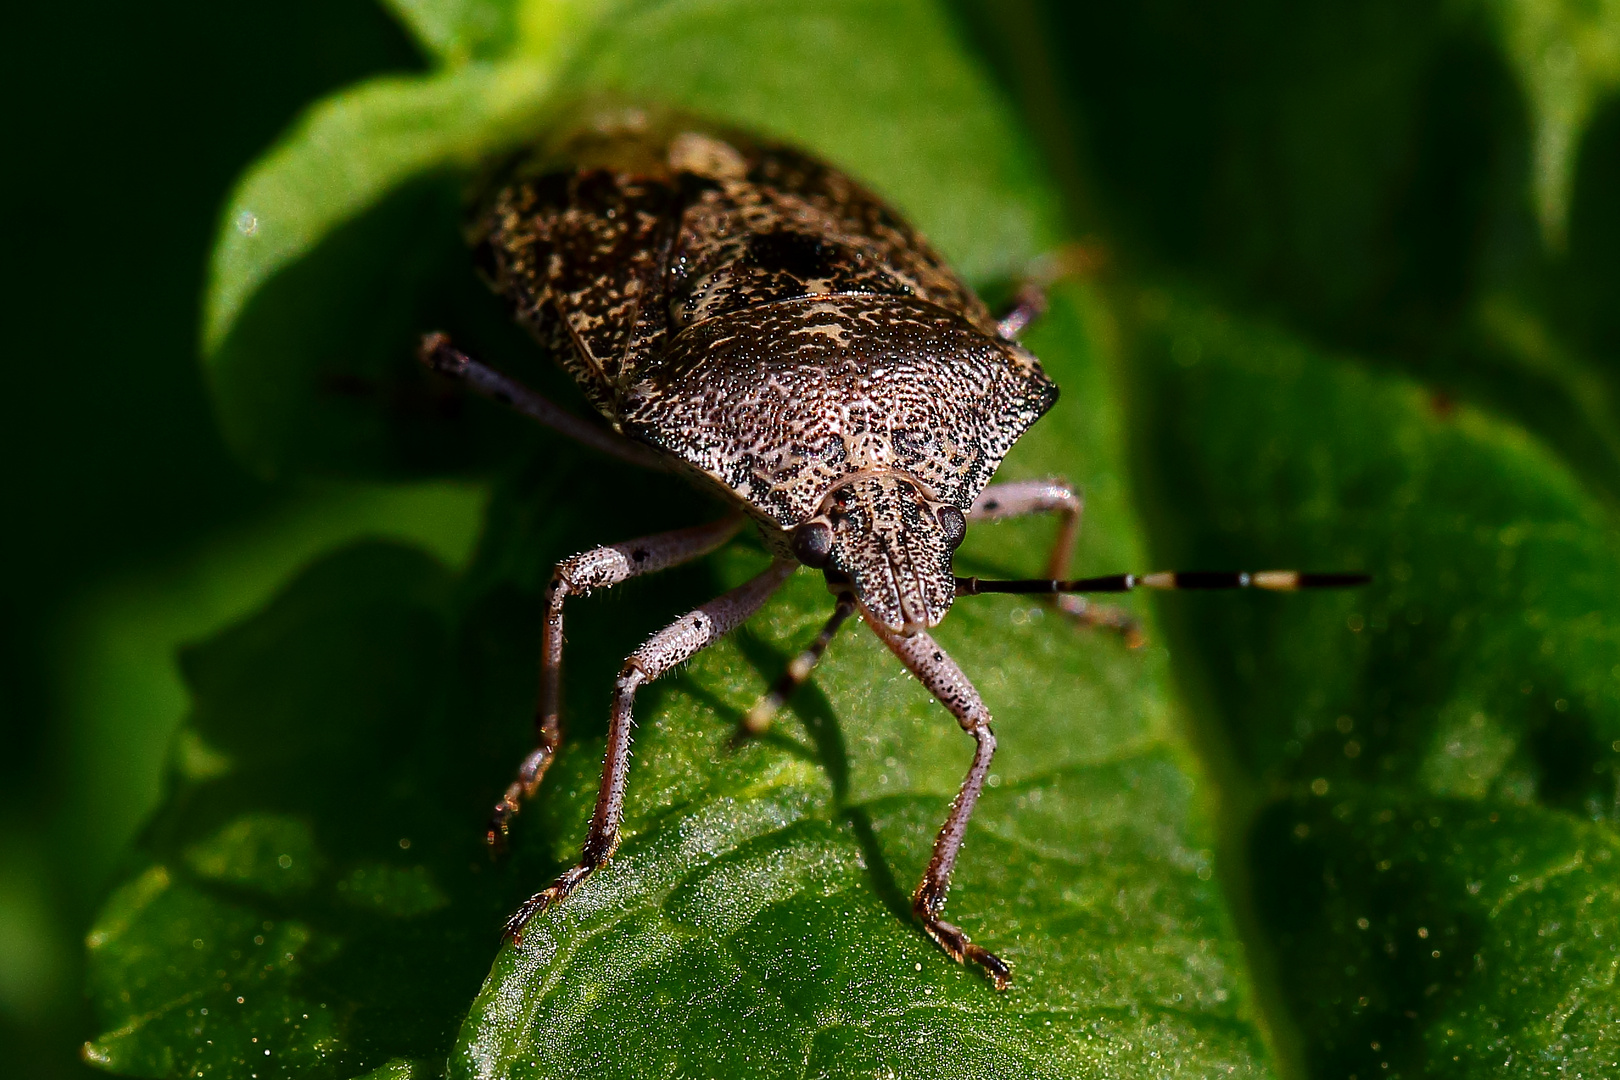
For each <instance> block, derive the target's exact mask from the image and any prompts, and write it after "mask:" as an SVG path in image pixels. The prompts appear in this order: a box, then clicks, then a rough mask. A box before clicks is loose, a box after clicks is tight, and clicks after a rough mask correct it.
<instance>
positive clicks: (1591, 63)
mask: <svg viewBox="0 0 1620 1080" xmlns="http://www.w3.org/2000/svg"><path fill="white" fill-rule="evenodd" d="M1487 8H1488V10H1490V12H1491V14H1492V16H1493V17H1494V19H1495V21H1496V24H1497V28H1498V32H1499V33H1500V34H1501V37H1502V44H1503V47H1504V49H1505V51H1506V52H1507V54H1508V56H1509V57H1510V58H1511V60H1512V62H1513V66H1514V68H1515V70H1516V71H1517V73H1518V76H1519V81H1520V83H1521V84H1522V85H1523V87H1524V94H1525V97H1526V98H1527V99H1528V101H1529V105H1530V112H1531V115H1532V116H1533V117H1534V122H1535V148H1534V172H1533V174H1532V175H1533V185H1534V189H1533V195H1534V199H1535V209H1536V217H1537V219H1538V220H1539V221H1540V223H1541V234H1542V240H1543V242H1544V243H1545V244H1546V245H1547V247H1548V248H1550V249H1552V250H1553V251H1558V252H1562V251H1563V250H1564V248H1565V246H1566V244H1567V241H1568V234H1567V232H1566V229H1567V226H1568V224H1569V208H1570V195H1571V191H1572V188H1573V187H1574V181H1575V161H1576V151H1577V150H1578V149H1579V148H1580V141H1581V136H1582V135H1584V134H1585V132H1586V128H1587V124H1588V123H1589V122H1590V121H1591V119H1592V115H1593V113H1594V112H1595V110H1596V107H1597V105H1598V104H1599V103H1600V102H1601V101H1602V100H1603V98H1604V97H1605V96H1608V95H1612V94H1613V93H1614V92H1615V91H1616V90H1620V3H1617V2H1616V0H1489V3H1488V4H1487Z"/></svg>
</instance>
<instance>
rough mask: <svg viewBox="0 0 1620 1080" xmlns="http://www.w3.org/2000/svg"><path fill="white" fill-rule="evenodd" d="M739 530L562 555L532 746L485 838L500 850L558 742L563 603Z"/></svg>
mask: <svg viewBox="0 0 1620 1080" xmlns="http://www.w3.org/2000/svg"><path fill="white" fill-rule="evenodd" d="M740 528H742V519H741V518H737V517H728V518H722V519H721V520H719V521H716V522H713V523H712V524H709V525H699V526H697V527H695V528H691V529H678V530H676V531H674V532H667V533H659V534H657V535H656V536H646V537H642V538H641V539H639V540H627V541H625V542H624V543H622V544H613V545H610V546H608V547H599V548H593V549H592V550H590V551H587V552H584V553H582V554H579V555H575V556H573V557H572V558H568V559H564V560H563V561H562V562H560V563H558V564H557V569H556V570H555V571H553V572H552V575H551V583H550V584H549V585H547V586H546V621H545V625H544V626H543V627H542V628H541V631H540V700H539V704H538V705H537V706H536V708H535V714H534V729H535V748H534V750H533V751H532V752H530V754H529V756H528V757H526V758H524V759H523V764H522V765H520V766H518V773H517V778H516V779H515V780H513V781H512V783H511V784H510V785H509V786H508V787H507V789H506V794H505V795H503V796H501V801H500V802H498V803H496V804H495V812H494V814H493V815H492V816H491V817H490V822H489V831H488V832H487V833H486V834H485V839H486V840H487V841H488V842H489V844H490V846H491V847H494V848H497V849H499V848H500V847H502V846H503V845H504V844H505V842H506V836H507V833H508V832H510V830H511V827H512V819H513V818H514V817H516V816H517V812H518V810H519V809H520V808H521V807H522V805H523V800H524V799H526V798H532V797H533V796H534V793H535V792H536V791H538V790H539V788H540V781H541V780H542V779H544V778H545V775H546V770H547V769H548V768H550V767H551V762H552V759H553V758H554V757H555V756H556V754H557V747H558V745H559V744H560V743H561V742H562V718H561V716H560V707H561V699H562V680H561V676H562V647H563V601H564V600H566V599H568V597H570V596H584V595H587V594H588V593H590V591H591V590H592V589H605V588H609V587H611V586H613V585H617V584H619V583H620V582H623V581H628V580H629V579H630V578H633V577H637V576H639V575H641V574H648V573H652V572H654V571H657V570H667V569H669V568H670V567H672V566H679V565H680V564H681V563H687V562H691V561H692V560H693V559H696V558H698V557H700V556H703V555H706V554H708V553H709V552H711V551H713V550H714V549H715V548H717V547H719V546H720V545H722V544H724V543H725V542H726V541H727V540H730V539H731V538H732V537H733V536H735V535H736V534H737V530H738V529H740Z"/></svg>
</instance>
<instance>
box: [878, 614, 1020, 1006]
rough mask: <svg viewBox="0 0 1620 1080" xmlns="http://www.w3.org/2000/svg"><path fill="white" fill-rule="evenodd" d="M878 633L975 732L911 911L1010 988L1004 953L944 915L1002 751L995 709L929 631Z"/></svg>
mask: <svg viewBox="0 0 1620 1080" xmlns="http://www.w3.org/2000/svg"><path fill="white" fill-rule="evenodd" d="M867 623H868V625H870V626H871V627H872V630H873V632H875V633H876V634H877V636H878V637H879V638H881V639H882V640H883V643H884V644H885V645H887V646H888V647H889V648H890V649H891V650H893V652H894V654H895V655H896V656H898V657H899V658H900V662H901V663H903V664H905V665H906V667H907V668H909V669H910V670H911V673H912V674H913V675H915V676H917V679H918V681H920V682H921V683H922V684H923V685H924V686H926V687H928V689H929V692H930V693H932V694H933V695H934V696H935V697H936V698H938V699H939V701H940V703H941V704H942V705H944V706H945V707H946V708H947V709H949V710H950V711H951V715H952V716H955V717H956V721H957V723H959V724H961V725H962V730H963V731H966V732H967V733H968V734H969V735H972V736H973V741H974V744H975V745H974V749H973V764H972V765H970V766H968V772H967V776H966V777H965V778H963V780H962V787H961V790H959V791H958V792H957V793H956V798H955V799H954V800H953V801H952V802H951V809H950V813H948V814H947V815H946V816H945V824H943V825H941V826H940V829H939V835H938V836H936V837H935V838H934V853H933V857H932V858H930V859H929V860H928V869H927V870H926V871H924V872H923V879H922V881H921V882H920V883H919V884H918V885H917V891H916V892H915V893H913V894H912V896H911V910H912V911H913V912H914V913H915V914H916V916H917V918H918V919H919V920H921V922H922V924H923V930H924V931H925V932H926V933H927V934H928V936H929V937H931V938H933V939H934V941H935V942H937V943H938V944H939V946H940V948H942V949H944V950H945V951H946V952H947V953H949V954H950V956H951V958H952V959H953V960H956V961H957V962H958V963H962V962H965V961H969V960H971V961H973V963H975V964H978V965H979V966H980V967H982V968H984V970H985V972H986V974H988V975H989V976H990V978H991V980H992V981H993V982H994V983H995V984H996V989H997V990H1005V989H1006V988H1007V983H1008V982H1009V981H1010V980H1011V978H1012V969H1011V968H1010V967H1008V966H1007V962H1006V961H1004V960H1002V959H1001V958H1000V957H999V956H996V955H995V954H994V953H992V952H989V951H988V950H986V949H984V948H982V947H981V946H978V945H975V944H973V943H972V942H971V941H969V940H968V936H967V935H966V934H964V933H963V932H962V930H961V929H960V928H959V927H957V926H953V925H952V924H951V923H948V922H946V921H945V920H944V919H942V918H941V917H940V912H942V911H943V910H944V909H945V896H946V893H948V892H949V891H950V887H951V872H952V871H953V870H955V869H956V857H957V855H959V854H960V853H961V850H962V838H963V837H964V836H965V835H966V833H967V824H968V819H969V818H971V817H972V816H973V807H974V806H975V805H976V804H977V803H978V801H979V794H980V793H981V792H982V791H983V790H984V782H985V778H986V777H987V776H989V775H990V758H991V756H992V755H994V754H995V752H996V736H995V732H993V731H992V730H991V729H990V712H989V710H988V709H986V708H985V707H984V702H983V701H982V700H981V699H980V698H979V692H978V691H977V690H975V689H974V688H973V684H972V683H971V682H969V681H968V677H967V676H966V675H964V674H962V669H961V668H959V667H957V666H956V661H954V660H952V659H951V658H950V656H949V655H948V654H947V653H946V652H945V650H944V649H941V648H940V647H939V646H938V645H937V644H935V642H934V639H933V638H931V637H929V636H928V635H927V634H925V633H918V634H913V635H912V636H911V637H902V636H901V635H899V634H896V633H894V632H892V631H890V630H888V629H887V628H885V627H884V626H883V624H882V623H878V622H873V621H872V620H870V619H868V620H867Z"/></svg>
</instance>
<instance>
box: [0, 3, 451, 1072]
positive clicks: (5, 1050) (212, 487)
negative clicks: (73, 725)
mask: <svg viewBox="0 0 1620 1080" xmlns="http://www.w3.org/2000/svg"><path fill="white" fill-rule="evenodd" d="M8 22H9V23H10V25H11V26H12V27H13V29H12V31H11V34H10V40H11V41H12V47H11V50H10V52H11V56H10V57H9V58H8V61H7V63H6V64H5V65H4V67H5V76H4V77H5V79H6V81H7V83H8V85H7V87H6V94H5V96H6V99H7V100H8V101H9V102H11V104H10V105H9V106H8V107H7V108H6V110H5V116H6V125H7V127H8V129H9V130H8V132H7V136H6V139H5V143H6V145H7V146H8V147H9V148H10V152H9V153H8V154H7V155H6V156H7V158H8V160H9V161H10V165H9V166H8V167H7V168H6V169H5V170H4V183H5V187H6V191H5V197H4V200H3V203H0V205H3V210H0V212H3V213H4V215H5V225H4V235H5V237H6V250H7V252H8V254H9V258H8V260H7V278H8V280H7V283H6V288H5V296H6V309H7V312H8V317H7V319H6V323H7V327H8V334H7V336H8V339H9V343H10V344H9V350H8V351H9V353H10V363H9V364H8V379H7V387H6V393H5V397H4V404H3V406H0V408H3V409H4V414H3V419H0V439H3V440H4V456H5V460H6V461H8V462H9V463H10V466H9V468H8V469H7V470H6V472H7V486H8V488H9V491H8V498H7V500H6V502H7V513H6V514H5V519H6V525H5V527H4V528H0V544H3V545H4V547H3V552H4V555H3V563H0V565H4V566H5V567H6V568H7V569H6V572H5V575H4V580H3V584H0V636H3V637H0V703H3V704H0V709H3V718H4V719H3V722H4V749H3V750H0V905H3V906H0V938H3V946H4V948H5V949H6V950H7V952H8V953H9V954H10V955H8V956H7V957H5V958H4V960H0V965H4V966H3V967H0V972H4V974H0V979H4V980H5V984H0V1061H3V1062H4V1063H5V1064H4V1069H3V1071H5V1072H6V1074H7V1075H10V1076H57V1075H68V1074H70V1073H71V1074H82V1075H86V1076H88V1075H100V1074H95V1073H92V1071H91V1070H90V1069H88V1068H87V1067H85V1066H82V1065H79V1064H78V1063H77V1061H78V1053H77V1050H78V1045H79V1043H80V1042H81V1041H82V1040H83V1039H84V1038H85V1037H86V1036H87V1034H88V1020H87V1019H86V1018H85V1016H84V1013H83V1008H82V1004H81V1001H80V995H79V983H80V970H79V966H80V958H81V954H82V942H81V941H80V939H81V937H82V935H83V933H84V928H85V927H86V925H88V922H89V920H90V918H91V916H92V915H93V914H94V911H95V908H96V905H97V903H98V902H99V900H100V897H101V895H102V893H103V891H104V889H105V888H106V887H107V886H108V885H109V883H110V880H111V878H112V876H113V875H112V871H113V869H114V868H112V867H108V866H104V865H103V866H94V867H86V866H85V865H83V862H82V861H80V860H76V859H75V855H74V850H75V844H76V843H77V842H78V841H80V840H81V838H83V837H84V836H85V835H86V834H87V832H90V831H93V830H95V829H97V827H98V823H97V822H96V821H90V820H85V819H84V817H83V816H82V815H81V814H78V813H76V812H75V798H74V794H75V790H74V775H73V762H72V761H71V760H69V757H70V755H69V753H68V746H69V744H70V733H69V732H66V731H64V730H62V727H61V725H60V723H59V722H58V721H57V720H56V717H57V716H58V715H59V708H60V702H58V701H55V700H53V677H52V673H53V672H54V671H55V670H56V668H55V664H56V662H57V658H56V657H55V656H54V655H53V649H52V642H53V633H54V632H55V630H56V628H57V626H58V624H59V621H60V619H61V617H62V613H63V612H64V611H66V610H67V609H68V607H69V605H70V604H72V603H73V602H74V601H75V600H76V599H77V598H79V597H82V596H84V595H86V594H88V593H90V592H92V591H94V590H95V589H96V588H97V587H98V586H99V585H101V584H103V583H106V582H109V581H115V580H117V579H118V578H120V577H121V576H122V575H126V574H130V573H136V572H138V571H139V570H140V568H141V567H143V566H145V565H149V564H152V563H154V562H161V561H162V560H164V558H165V557H166V556H168V555H170V554H172V553H173V552H176V551H179V550H182V549H185V548H188V547H192V546H195V545H197V544H200V543H206V541H207V538H208V537H210V536H212V535H217V534H219V533H220V532H221V531H222V530H225V529H228V528H230V527H231V526H232V525H233V524H236V523H241V522H245V521H249V520H251V519H252V518H253V517H254V516H255V515H259V514H263V513H266V512H267V511H269V510H270V509H272V508H273V506H274V504H275V503H276V501H277V500H278V499H279V498H280V497H281V496H280V494H279V492H278V491H277V489H276V488H275V487H273V486H271V485H268V484H265V483H262V482H259V481H258V480H256V479H255V478H254V477H252V476H250V475H249V474H248V473H247V472H246V471H245V470H244V469H243V468H241V467H240V466H239V465H238V464H236V463H235V462H234V461H233V459H232V458H231V457H230V456H229V455H228V454H227V452H226V450H225V448H224V446H223V444H222V443H221V441H220V437H219V435H218V433H217V431H216V428H215V425H214V421H213V418H212V416H211V415H210V411H209V403H208V400H207V397H206V393H205V388H204V386H203V381H202V378H201V373H200V369H199V367H198V363H197V359H196V355H197V326H198V320H199V307H198V298H199V295H200V293H201V289H202V285H203V280H204V273H205V269H206V260H207V254H208V250H209V246H210V244H211V242H212V239H213V234H214V231H215V228H216V226H217V223H218V221H217V219H218V214H219V212H220V208H221V206H222V204H223V202H224V199H225V196H226V192H227V191H228V189H229V187H230V185H231V183H232V182H233V181H234V180H235V178H236V176H237V174H238V173H239V172H240V171H241V169H242V168H243V167H244V166H245V165H246V164H247V163H248V162H249V161H251V160H252V159H253V158H254V157H255V156H257V155H258V154H259V153H260V152H262V151H263V149H264V148H265V147H266V146H267V145H269V143H270V142H271V141H272V140H273V139H274V138H275V137H276V135H277V134H279V133H280V131H281V130H282V129H283V128H284V127H285V126H286V125H287V123H288V122H289V121H290V120H291V119H292V118H293V117H294V116H295V115H296V114H297V112H298V111H299V109H301V108H302V107H303V106H304V105H306V104H307V103H308V102H309V101H311V100H312V99H313V98H315V97H317V96H319V95H321V94H324V93H326V92H327V91H329V90H332V89H334V88H336V87H339V86H343V85H345V84H347V83H350V82H353V81H355V80H357V79H360V78H363V77H365V76H367V75H371V74H373V73H377V72H382V71H405V70H412V69H416V68H420V67H422V66H423V61H422V59H421V57H420V56H419V54H418V53H417V50H416V48H415V46H414V45H413V44H412V43H411V42H410V41H409V40H408V38H407V37H406V36H405V34H404V32H403V31H401V30H400V29H399V28H398V26H397V25H396V24H395V23H394V22H393V20H392V19H391V18H390V17H389V16H388V15H387V14H386V13H385V12H384V11H383V10H382V8H381V7H380V6H378V5H376V4H374V3H371V2H368V0H319V2H314V0H291V2H286V3H274V4H267V3H256V2H249V3H242V4H225V5H216V4H195V3H167V4H165V3H159V4H154V5H139V6H135V7H131V6H129V5H123V4H91V5H81V6H76V7H66V8H64V7H56V6H53V5H25V6H24V7H23V8H21V9H19V10H18V11H17V12H14V14H13V16H12V17H11V19H9V20H8Z"/></svg>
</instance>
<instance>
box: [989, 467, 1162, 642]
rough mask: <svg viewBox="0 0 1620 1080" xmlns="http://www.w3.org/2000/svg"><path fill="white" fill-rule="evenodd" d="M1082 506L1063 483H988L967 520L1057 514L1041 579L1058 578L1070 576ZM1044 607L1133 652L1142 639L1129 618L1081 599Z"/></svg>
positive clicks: (1052, 599)
mask: <svg viewBox="0 0 1620 1080" xmlns="http://www.w3.org/2000/svg"><path fill="white" fill-rule="evenodd" d="M1084 513H1085V502H1084V501H1083V500H1082V499H1081V498H1080V494H1079V492H1077V491H1075V490H1074V485H1072V484H1070V483H1069V482H1068V481H1067V480H1063V479H1052V480H1014V481H1011V482H1009V483H1005V484H991V485H990V486H989V487H987V488H985V489H984V491H983V492H981V493H980V494H979V497H978V498H977V499H975V500H974V502H973V508H972V509H971V510H970V511H968V520H969V521H1001V520H1003V519H1006V518H1014V517H1026V516H1028V515H1030V514H1056V515H1057V516H1058V534H1057V539H1056V540H1055V541H1053V543H1052V554H1051V555H1050V556H1049V557H1048V558H1047V560H1046V576H1047V577H1050V578H1058V579H1061V578H1063V577H1066V576H1067V575H1068V572H1069V556H1070V553H1071V552H1073V550H1074V541H1075V537H1076V536H1078V535H1079V534H1080V518H1081V515H1082V514H1084ZM1048 602H1049V603H1052V604H1054V605H1055V606H1056V607H1057V609H1058V610H1059V611H1061V612H1063V613H1064V614H1065V615H1068V616H1069V617H1070V618H1071V619H1073V620H1074V621H1075V622H1077V623H1079V624H1080V625H1082V626H1094V627H1099V628H1101V629H1105V630H1112V631H1113V632H1114V633H1116V634H1118V635H1119V636H1120V637H1121V638H1123V639H1124V641H1125V644H1126V645H1127V646H1128V647H1130V648H1132V649H1135V648H1138V647H1140V646H1141V645H1142V643H1143V641H1144V640H1145V639H1144V638H1143V637H1142V628H1141V626H1140V625H1139V624H1138V623H1137V621H1136V619H1134V618H1133V617H1132V616H1131V614H1130V613H1129V612H1128V611H1126V610H1124V609H1123V608H1119V607H1115V606H1114V605H1112V604H1099V603H1097V602H1095V601H1093V600H1088V599H1086V598H1085V597H1083V596H1075V595H1072V594H1065V595H1060V596H1051V597H1048Z"/></svg>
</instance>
